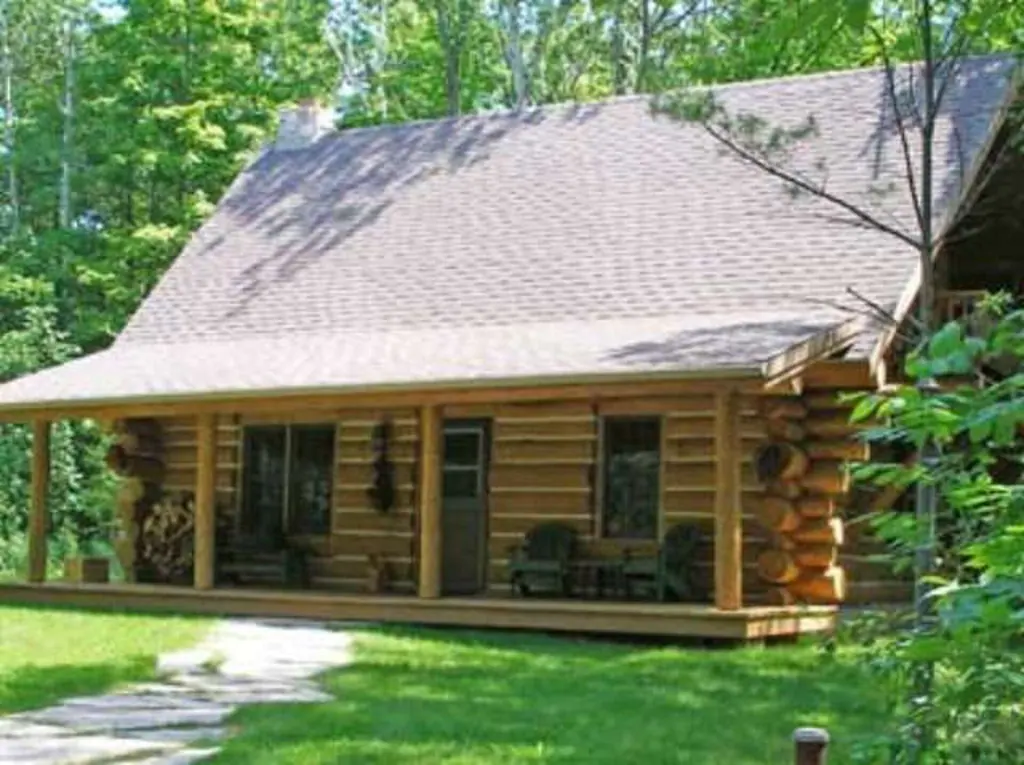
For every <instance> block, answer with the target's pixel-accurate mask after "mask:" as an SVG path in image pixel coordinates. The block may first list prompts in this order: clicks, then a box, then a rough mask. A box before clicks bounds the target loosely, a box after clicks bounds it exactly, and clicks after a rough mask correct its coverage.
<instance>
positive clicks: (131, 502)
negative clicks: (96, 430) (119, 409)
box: [106, 419, 164, 581]
mask: <svg viewBox="0 0 1024 765" xmlns="http://www.w3.org/2000/svg"><path fill="white" fill-rule="evenodd" d="M112 429H113V433H114V436H115V441H114V443H113V444H112V445H111V447H110V449H108V450H107V455H106V461H107V466H108V467H109V468H110V469H111V470H113V471H114V472H115V473H116V474H117V475H118V476H120V477H121V484H120V486H119V487H118V491H117V508H116V515H117V534H116V537H115V539H114V550H115V552H116V554H117V557H118V560H119V561H120V563H121V567H122V568H123V570H124V572H125V576H126V577H127V578H128V580H129V581H133V580H134V579H135V573H136V566H137V564H138V563H139V561H141V560H143V557H142V542H141V535H140V533H139V532H140V529H141V527H142V523H143V521H144V519H145V515H146V512H147V510H148V509H149V508H150V507H152V506H153V503H154V502H155V501H156V499H157V498H158V497H159V496H160V485H161V483H162V481H163V476H164V463H163V439H162V436H161V430H160V423H159V422H157V421H156V420H152V419H132V420H120V421H118V422H116V423H114V424H113V426H112Z"/></svg>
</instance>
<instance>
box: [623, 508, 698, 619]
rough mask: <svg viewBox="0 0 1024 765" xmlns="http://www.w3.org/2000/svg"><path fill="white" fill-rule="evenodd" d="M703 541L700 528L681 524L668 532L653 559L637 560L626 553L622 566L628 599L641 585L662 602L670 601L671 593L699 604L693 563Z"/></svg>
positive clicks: (678, 598) (677, 597) (678, 597)
mask: <svg viewBox="0 0 1024 765" xmlns="http://www.w3.org/2000/svg"><path fill="white" fill-rule="evenodd" d="M700 539H701V531H700V528H699V527H697V526H694V525H692V524H687V523H679V524H676V525H675V526H673V527H672V528H670V529H669V530H668V531H667V532H666V534H665V538H664V539H663V540H662V542H661V545H660V546H659V548H658V553H657V555H655V556H654V557H649V556H648V557H642V558H635V557H633V556H632V554H631V553H629V551H627V552H626V557H625V560H624V561H623V564H622V578H623V581H624V582H625V587H626V596H627V597H629V595H630V594H631V590H632V587H633V585H635V584H639V585H641V586H642V587H646V588H648V589H650V590H652V591H653V593H654V596H655V597H656V598H657V599H658V600H660V601H665V600H668V596H669V594H670V593H671V594H672V595H673V596H674V597H675V598H676V599H677V600H681V601H692V600H696V595H697V588H696V584H695V582H694V573H695V566H694V563H695V558H696V553H697V545H698V544H699V543H700Z"/></svg>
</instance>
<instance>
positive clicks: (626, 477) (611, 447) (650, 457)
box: [601, 417, 661, 539]
mask: <svg viewBox="0 0 1024 765" xmlns="http://www.w3.org/2000/svg"><path fill="white" fill-rule="evenodd" d="M603 435H604V439H603V451H604V454H603V455H602V467H603V471H604V475H603V477H602V480H603V482H604V486H603V488H604V495H603V500H604V501H603V503H602V504H603V507H602V508H601V511H602V517H601V521H602V523H601V529H602V532H603V534H604V536H605V537H611V538H617V539H654V538H655V537H656V536H657V535H658V497H659V490H658V489H659V487H658V473H659V467H660V464H661V451H660V444H661V423H660V421H659V420H658V419H657V418H654V417H650V418H633V417H630V418H619V417H614V418H613V417H609V418H606V419H605V420H604V431H603Z"/></svg>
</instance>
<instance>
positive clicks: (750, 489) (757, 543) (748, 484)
mask: <svg viewBox="0 0 1024 765" xmlns="http://www.w3.org/2000/svg"><path fill="white" fill-rule="evenodd" d="M681 403H684V405H683V406H680V407H677V408H675V409H673V410H671V411H667V412H666V413H665V415H664V419H663V421H662V423H663V427H664V428H665V437H664V439H663V443H664V450H663V452H664V453H663V455H662V461H663V463H664V471H663V477H664V486H663V487H662V508H663V514H664V517H663V520H662V529H663V530H667V529H668V528H670V527H672V526H674V525H676V524H677V523H687V524H693V525H695V526H698V527H699V528H700V529H701V531H702V533H703V543H702V544H701V545H700V547H699V548H698V551H697V562H696V565H697V585H698V588H699V590H700V592H702V593H703V595H704V599H705V600H707V601H709V602H710V600H711V594H712V591H713V589H714V530H715V488H716V487H715V412H714V407H715V400H714V397H713V396H710V395H709V396H701V397H696V396H694V397H688V398H687V399H686V400H685V402H681ZM759 412H760V406H759V400H758V398H756V397H754V396H744V397H742V398H741V399H740V436H741V453H740V457H741V460H742V465H741V477H742V482H743V483H742V486H743V503H744V506H743V602H744V604H747V603H751V602H758V601H759V600H761V599H762V598H763V593H764V591H765V589H766V588H765V585H764V584H763V583H762V582H761V581H760V580H759V579H758V577H757V576H756V575H755V570H754V569H755V564H756V561H757V554H758V552H759V549H760V548H761V547H762V546H763V543H764V535H763V533H762V531H761V529H760V527H759V526H758V524H757V523H755V522H754V520H753V512H754V509H755V507H756V505H757V503H759V502H760V501H761V498H762V496H763V487H762V486H761V485H760V484H759V483H758V481H757V477H756V476H755V475H754V470H753V455H754V451H755V450H756V449H757V447H758V446H759V445H760V444H761V443H762V442H763V441H764V439H765V426H764V422H763V421H762V419H761V417H760V414H759Z"/></svg>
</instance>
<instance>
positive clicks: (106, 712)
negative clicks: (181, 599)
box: [0, 620, 352, 765]
mask: <svg viewBox="0 0 1024 765" xmlns="http://www.w3.org/2000/svg"><path fill="white" fill-rule="evenodd" d="M351 642H352V641H351V638H350V637H349V636H348V635H345V634H343V633H339V632H332V631H330V630H328V629H326V628H325V627H324V626H322V625H315V626H311V625H310V624H309V623H306V622H296V621H291V620H273V621H259V620H250V621H242V620H236V621H231V622H227V623H222V624H221V625H219V626H218V627H216V628H215V629H214V630H213V631H212V632H211V634H210V635H209V636H208V637H207V638H206V639H205V640H204V641H203V643H202V644H201V645H199V646H197V647H196V648H194V649H191V650H188V651H177V652H175V653H171V654H167V655H165V656H163V657H161V659H160V661H159V662H158V666H159V669H160V670H161V672H162V673H163V675H164V679H163V680H159V681H155V682H148V683H139V684H138V685H136V686H133V687H131V688H128V689H125V690H121V691H116V692H113V693H108V694H104V695H101V696H95V697H75V698H70V699H67V700H65V701H64V702H62V703H60V704H57V705H55V706H52V707H49V708H48V709H42V710H36V711H32V712H22V713H19V714H15V715H10V716H8V717H6V718H0V763H17V765H55V763H63V765H119V764H121V765H129V763H131V765H146V764H147V763H148V764H149V765H191V763H198V762H202V761H204V760H207V759H209V758H210V757H212V756H214V755H215V754H216V753H217V752H218V747H206V746H197V744H200V743H202V744H205V743H208V742H213V741H219V740H221V739H223V738H226V737H227V736H228V733H229V732H228V730H227V729H226V728H225V727H224V722H225V721H226V719H227V718H228V717H229V716H230V715H231V714H232V713H233V712H234V710H235V709H236V708H237V707H239V706H242V705H246V704H265V703H315V702H325V701H331V700H333V698H334V697H333V696H332V695H331V694H328V693H326V692H324V691H323V690H322V689H321V688H320V686H319V684H318V683H317V682H316V679H315V678H316V676H317V675H319V674H320V673H322V672H324V671H325V670H327V669H331V668H333V667H340V666H344V665H346V664H348V663H350V662H351V660H352V655H351Z"/></svg>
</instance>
